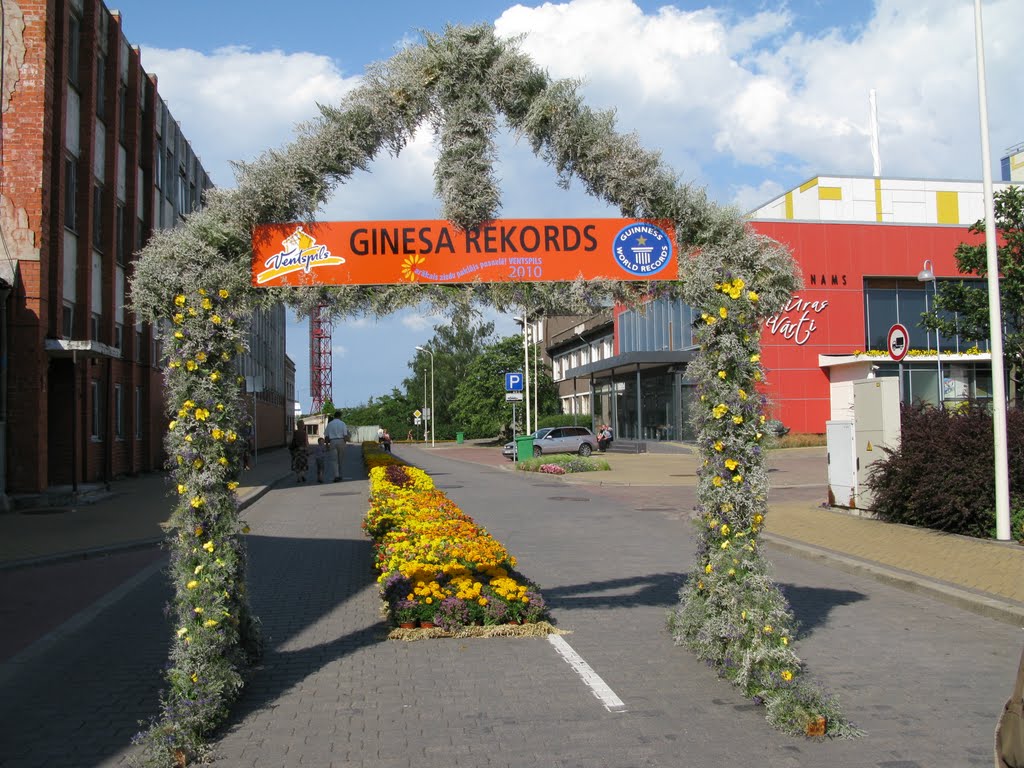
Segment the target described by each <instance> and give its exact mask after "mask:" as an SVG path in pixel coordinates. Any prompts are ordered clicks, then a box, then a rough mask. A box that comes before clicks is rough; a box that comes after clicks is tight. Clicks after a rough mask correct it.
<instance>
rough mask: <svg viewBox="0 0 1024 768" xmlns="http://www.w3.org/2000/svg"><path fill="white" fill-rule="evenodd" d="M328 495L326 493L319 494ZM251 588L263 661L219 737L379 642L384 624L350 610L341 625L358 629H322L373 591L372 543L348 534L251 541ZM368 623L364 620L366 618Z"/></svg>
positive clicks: (384, 629)
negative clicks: (351, 603)
mask: <svg viewBox="0 0 1024 768" xmlns="http://www.w3.org/2000/svg"><path fill="white" fill-rule="evenodd" d="M325 495H327V494H325ZM249 564H250V566H249V567H250V575H249V589H250V594H251V595H252V607H253V611H254V613H255V614H256V615H257V616H259V618H260V621H261V623H262V626H263V641H264V651H263V658H262V659H261V660H260V663H259V664H258V665H257V666H256V668H255V669H254V670H253V673H252V676H251V677H250V679H249V681H248V683H247V685H246V687H245V689H244V690H243V692H242V696H241V698H240V700H239V702H238V704H237V705H236V706H235V707H234V708H233V710H232V716H231V719H230V720H229V721H228V723H227V724H226V725H225V729H224V730H222V731H221V733H220V734H219V735H220V736H223V735H224V734H225V733H226V732H228V731H229V730H231V729H232V728H235V727H238V725H239V724H240V723H242V722H244V720H245V718H246V717H247V716H248V715H250V714H252V713H254V712H258V711H260V710H262V709H265V708H268V707H273V706H274V705H275V703H276V702H277V701H278V700H279V699H281V698H282V697H283V696H284V695H285V694H286V693H287V692H288V691H289V690H291V689H292V688H294V687H295V686H298V685H301V683H302V681H303V680H305V679H306V678H308V677H310V676H312V675H315V674H316V673H317V672H318V671H320V670H321V669H322V668H323V667H325V666H326V665H328V664H330V663H332V662H334V661H337V660H338V659H341V658H343V657H345V656H347V655H349V654H351V653H353V652H355V651H357V650H359V649H360V648H363V647H366V646H369V645H373V644H375V643H379V642H382V641H384V640H385V639H386V638H387V634H388V631H389V627H388V626H387V625H386V623H385V622H384V621H383V620H381V619H379V617H378V616H377V615H376V614H373V615H372V616H369V617H368V616H366V615H365V610H361V609H360V608H352V609H351V610H352V611H353V615H352V616H350V617H349V618H347V619H345V620H343V621H342V622H341V623H342V624H343V625H345V626H349V627H359V628H358V629H354V630H353V631H351V632H347V633H346V634H344V635H341V636H335V637H331V636H330V635H328V634H327V632H326V628H327V626H328V625H333V626H335V627H336V626H337V625H338V623H339V622H338V621H337V620H333V621H325V620H324V619H326V617H327V616H328V615H329V614H332V613H335V612H337V611H338V610H339V609H340V608H342V607H343V606H345V605H346V603H348V602H349V601H350V600H351V599H352V598H353V597H355V596H356V595H358V594H359V593H361V592H363V591H364V590H366V589H374V590H375V589H376V582H375V579H374V575H373V569H372V565H373V551H372V548H371V544H370V541H369V540H368V539H363V540H351V539H326V540H325V539H289V538H281V537H267V536H252V537H250V539H249ZM368 622H369V623H368Z"/></svg>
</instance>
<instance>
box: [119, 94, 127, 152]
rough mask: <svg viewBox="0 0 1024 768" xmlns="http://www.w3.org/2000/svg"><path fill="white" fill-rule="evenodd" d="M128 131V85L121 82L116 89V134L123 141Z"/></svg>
mask: <svg viewBox="0 0 1024 768" xmlns="http://www.w3.org/2000/svg"><path fill="white" fill-rule="evenodd" d="M127 132H128V86H127V85H125V84H124V83H121V87H120V88H118V89H117V135H118V138H120V139H121V143H122V144H124V143H125V136H126V135H127Z"/></svg>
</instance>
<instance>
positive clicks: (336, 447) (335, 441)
mask: <svg viewBox="0 0 1024 768" xmlns="http://www.w3.org/2000/svg"><path fill="white" fill-rule="evenodd" d="M324 438H325V440H326V442H327V452H328V456H329V457H331V458H333V459H334V473H335V474H334V482H336V483H340V482H341V478H342V465H343V464H344V459H345V443H347V442H348V425H347V424H345V422H344V421H342V420H341V411H335V412H334V418H332V419H331V420H330V421H329V422H328V423H327V428H326V429H325V430H324Z"/></svg>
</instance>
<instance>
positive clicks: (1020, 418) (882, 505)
mask: <svg viewBox="0 0 1024 768" xmlns="http://www.w3.org/2000/svg"><path fill="white" fill-rule="evenodd" d="M900 432H901V439H900V445H899V447H898V448H896V449H894V450H889V449H884V450H885V458H884V459H882V460H880V461H878V462H877V463H875V464H874V465H873V466H872V468H871V471H870V475H869V478H868V487H869V488H870V489H871V491H872V493H873V494H874V509H875V512H876V514H878V516H879V517H880V518H881V519H883V520H886V521H889V522H894V523H904V524H907V525H918V526H923V527H926V528H933V529H935V530H939V531H946V532H948V533H958V534H963V535H966V536H978V537H982V538H985V537H988V536H990V535H991V533H992V531H993V527H994V515H995V513H994V510H995V458H994V447H993V437H992V415H991V413H989V411H988V410H987V409H986V408H985V407H984V406H983V405H978V404H967V405H965V406H964V407H962V408H958V409H957V411H956V412H953V411H948V410H942V409H939V408H933V407H924V406H904V407H903V408H902V412H901V428H900ZM1007 444H1008V446H1009V450H1008V458H1009V467H1008V469H1009V476H1010V477H1009V480H1010V495H1011V503H1012V504H1013V506H1015V507H1018V508H1019V507H1021V506H1022V504H1021V502H1022V500H1021V499H1020V497H1019V494H1020V492H1021V490H1022V489H1024V413H1022V412H1021V411H1019V410H1017V409H1012V410H1010V411H1008V412H1007ZM1014 502H1015V503H1014ZM1019 520H1020V517H1019V516H1018V521H1019ZM1019 525H1020V523H1019V522H1018V527H1017V528H1015V529H1014V530H1015V532H1018V535H1019V532H1020V527H1019Z"/></svg>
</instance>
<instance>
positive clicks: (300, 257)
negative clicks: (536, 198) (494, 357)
mask: <svg viewBox="0 0 1024 768" xmlns="http://www.w3.org/2000/svg"><path fill="white" fill-rule="evenodd" d="M252 251H253V261H252V283H253V285H255V286H258V287H264V288H270V287H277V286H287V285H395V284H399V283H422V284H424V285H427V284H437V283H472V282H476V281H482V282H486V283H499V282H509V281H521V282H556V281H569V280H575V279H577V278H583V279H585V280H594V279H601V278H603V279H608V280H676V279H678V265H677V255H676V249H675V232H674V229H673V227H672V225H671V223H669V222H665V221H644V220H640V219H497V220H495V221H492V222H490V223H489V224H486V225H485V226H482V227H478V228H475V229H470V230H464V231H463V230H459V229H457V228H456V227H454V226H453V225H452V224H451V222H448V221H443V220H441V221H346V222H314V223H307V224H297V223H290V224H262V225H260V226H258V227H256V229H255V230H254V231H253V238H252Z"/></svg>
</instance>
